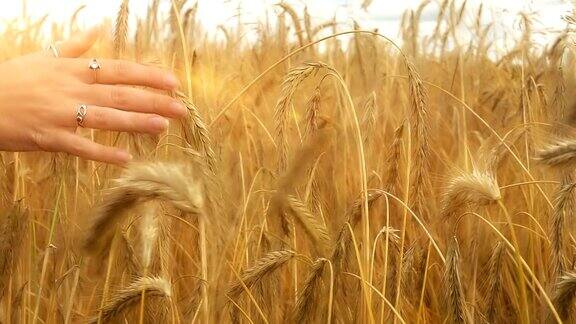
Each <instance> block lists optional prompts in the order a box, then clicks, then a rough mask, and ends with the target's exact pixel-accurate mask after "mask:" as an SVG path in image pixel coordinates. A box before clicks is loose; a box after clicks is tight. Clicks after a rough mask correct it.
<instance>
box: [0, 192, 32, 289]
mask: <svg viewBox="0 0 576 324" xmlns="http://www.w3.org/2000/svg"><path fill="white" fill-rule="evenodd" d="M27 227H28V212H27V211H26V210H24V208H23V207H22V206H21V205H20V203H16V204H15V205H14V207H13V208H12V210H10V211H9V212H8V213H6V214H4V215H3V216H2V217H1V218H0V300H2V297H4V293H5V292H6V291H7V289H8V282H9V280H10V277H12V275H13V274H14V271H15V270H16V266H17V265H18V261H19V259H20V257H21V256H20V254H21V253H20V252H21V251H22V245H23V244H22V238H23V237H25V234H26V228H27Z"/></svg>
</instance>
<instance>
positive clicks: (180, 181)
mask: <svg viewBox="0 0 576 324" xmlns="http://www.w3.org/2000/svg"><path fill="white" fill-rule="evenodd" d="M160 2H161V1H160V0H151V1H150V4H149V10H148V14H147V16H144V17H138V19H137V23H136V25H135V26H133V28H132V29H130V28H129V26H130V25H129V24H128V19H129V18H130V19H131V14H130V3H129V1H128V0H122V1H121V6H120V8H119V10H118V13H117V18H116V19H115V21H109V22H107V23H105V29H106V30H108V31H110V32H109V33H107V35H105V37H102V38H101V39H100V40H99V42H98V43H97V45H96V46H95V47H94V48H93V49H92V50H91V51H90V53H89V54H88V56H90V57H102V58H123V59H129V60H134V61H137V62H140V63H143V64H151V65H157V66H162V67H165V68H168V69H172V70H174V71H175V72H176V73H177V74H178V76H179V78H180V81H181V84H182V86H181V88H180V90H179V91H176V92H174V93H173V94H172V95H173V96H174V97H176V98H178V99H180V100H182V102H183V103H184V104H185V105H186V107H187V108H188V112H189V114H188V116H187V117H186V118H185V119H183V120H172V121H171V123H170V127H169V130H168V131H167V132H166V133H165V134H162V135H160V136H148V135H137V134H120V133H109V132H100V131H91V130H85V129H83V130H81V132H82V134H84V135H85V136H87V137H91V138H94V139H95V140H96V141H98V142H100V143H105V144H110V145H111V144H115V145H117V146H119V147H123V148H126V149H127V150H129V151H130V152H131V153H132V154H133V155H134V156H135V160H136V161H135V162H134V163H131V164H129V165H127V166H126V167H116V166H110V165H104V164H100V163H95V162H90V161H84V160H81V159H78V158H76V157H73V156H68V155H64V154H48V153H1V154H0V157H1V159H0V210H1V211H2V212H1V215H0V216H1V217H0V298H1V299H0V320H1V322H2V323H229V322H234V323H236V322H238V323H543V322H547V323H554V322H557V323H562V322H566V323H569V322H574V321H576V312H575V311H574V310H573V306H574V300H575V298H576V268H575V267H576V239H575V238H574V232H575V228H574V225H575V222H574V213H575V206H574V205H575V201H576V196H575V194H576V175H575V174H574V167H575V166H576V132H575V131H574V130H573V129H572V126H573V125H574V122H575V121H576V117H575V116H576V110H575V109H576V100H574V99H573V98H574V94H576V91H574V90H575V89H576V74H575V73H576V65H575V64H574V62H575V60H574V58H576V56H574V55H573V53H574V50H575V49H576V48H575V45H574V44H575V43H574V41H573V39H572V36H571V32H572V28H573V27H574V23H576V16H575V17H571V16H566V17H564V19H565V21H566V29H565V30H564V31H562V32H561V33H558V35H557V36H558V37H557V40H556V42H554V43H552V44H549V45H548V46H546V47H544V48H542V47H539V46H536V44H535V42H534V41H533V36H534V31H533V29H532V27H531V26H532V21H531V19H532V18H531V17H530V16H529V15H524V16H522V17H520V19H521V25H520V26H521V29H522V37H521V38H520V39H518V40H517V42H516V43H515V45H514V47H513V48H512V49H510V50H508V51H506V52H505V53H502V52H501V51H500V52H498V51H497V50H498V48H495V47H497V45H495V44H494V43H493V41H492V40H491V39H490V37H489V35H490V32H491V29H492V28H494V26H493V25H485V24H482V23H481V21H482V16H483V14H484V13H483V12H482V8H480V10H478V11H477V12H470V9H469V8H468V7H467V6H466V2H465V1H464V2H462V1H451V0H443V1H439V3H431V2H430V1H426V2H423V3H422V5H421V6H420V7H419V8H418V9H417V10H414V11H409V12H407V13H406V14H405V15H404V16H403V19H402V24H401V37H402V42H401V43H399V44H397V43H394V42H393V41H391V39H390V38H388V36H390V35H387V34H386V31H385V30H365V29H363V27H362V24H361V22H358V23H354V24H353V26H352V27H351V28H343V27H342V24H341V22H338V21H316V20H314V19H312V18H311V17H310V15H309V14H308V13H307V12H299V11H297V10H295V9H294V8H292V7H291V6H289V5H287V4H284V3H281V4H279V8H278V9H279V12H280V14H279V15H278V21H277V24H275V25H272V24H265V23H262V24H259V25H257V26H256V27H255V28H256V30H257V34H258V37H257V40H256V41H253V42H246V41H244V40H243V34H244V32H245V28H246V26H243V25H240V24H239V25H238V26H237V27H236V28H235V29H226V28H221V30H220V33H221V35H222V36H224V37H222V38H221V39H220V38H214V37H210V36H209V35H208V33H207V32H206V31H205V30H203V28H202V25H201V24H199V23H198V21H197V17H196V12H197V6H195V5H194V3H193V1H186V0H172V1H171V2H170V1H169V0H162V2H163V3H165V2H168V3H170V9H169V10H168V11H163V10H160V9H159V8H160V5H161V3H160ZM426 6H439V7H440V10H439V15H438V18H437V21H436V27H435V29H434V30H433V32H432V35H431V36H426V37H422V36H421V35H420V34H421V33H420V28H419V22H420V16H421V14H422V11H423V9H424V8H425V7H426ZM81 10H83V7H80V8H78V12H80V11H81ZM558 19H561V18H560V17H559V18H558ZM47 28H48V30H50V31H51V32H50V33H48V34H47V33H45V32H43V31H45V30H46V29H47ZM79 28H80V27H79V22H78V21H77V19H76V14H75V15H74V16H73V17H71V18H70V21H68V22H66V23H62V24H53V25H51V26H47V23H46V22H45V18H44V19H41V20H33V19H25V21H24V23H23V24H20V25H17V24H13V25H10V24H8V25H7V26H6V28H4V29H3V31H2V34H1V37H0V61H3V60H6V59H9V58H12V57H15V56H18V55H22V54H26V53H31V52H34V51H38V50H42V48H43V44H46V42H47V41H50V39H62V38H65V37H67V35H69V34H70V33H73V32H75V31H77V30H78V29H79ZM463 29H465V30H466V31H467V34H469V35H470V36H469V37H466V38H463V37H462V36H461V35H462V30H463ZM494 52H497V53H498V55H496V56H494V55H491V54H490V53H494ZM88 56H87V57H88ZM495 57H496V58H495Z"/></svg>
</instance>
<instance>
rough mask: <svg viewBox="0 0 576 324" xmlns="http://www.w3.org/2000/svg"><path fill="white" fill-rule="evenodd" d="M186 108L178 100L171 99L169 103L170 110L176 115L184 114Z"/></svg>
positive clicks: (181, 115)
mask: <svg viewBox="0 0 576 324" xmlns="http://www.w3.org/2000/svg"><path fill="white" fill-rule="evenodd" d="M187 110H188V109H186V106H184V105H183V104H182V103H181V102H179V101H172V102H171V103H170V111H172V112H173V113H174V115H176V116H179V117H183V116H184V115H186V111H187Z"/></svg>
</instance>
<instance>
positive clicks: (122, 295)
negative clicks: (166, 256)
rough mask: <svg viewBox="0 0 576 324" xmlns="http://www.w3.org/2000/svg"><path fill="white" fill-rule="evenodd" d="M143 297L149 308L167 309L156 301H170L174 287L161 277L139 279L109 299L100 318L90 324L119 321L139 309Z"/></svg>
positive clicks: (154, 312) (156, 310) (164, 304)
mask: <svg viewBox="0 0 576 324" xmlns="http://www.w3.org/2000/svg"><path fill="white" fill-rule="evenodd" d="M143 296H145V297H144V298H146V305H147V306H148V307H166V303H157V302H156V303H155V302H154V301H158V299H164V300H166V299H169V298H170V297H171V296H172V286H171V284H170V282H169V281H168V280H166V279H164V278H160V277H141V278H138V279H136V280H135V281H134V282H133V283H131V284H130V285H129V286H128V287H126V288H125V289H121V290H119V291H117V292H115V293H114V294H113V295H112V296H111V297H110V298H108V299H107V300H106V302H105V303H104V306H103V307H102V308H101V309H100V314H99V316H95V317H94V318H92V319H91V320H90V321H89V323H94V324H95V323H98V322H101V323H109V322H111V321H113V320H115V319H117V318H118V317H119V316H120V315H124V314H126V313H128V312H130V311H131V310H132V309H135V308H137V306H138V305H140V302H141V301H142V298H143ZM149 313H151V314H160V313H164V314H167V313H168V311H167V310H164V311H160V310H158V309H150V310H149ZM150 320H157V321H161V320H162V319H159V318H155V319H150ZM164 320H166V319H164Z"/></svg>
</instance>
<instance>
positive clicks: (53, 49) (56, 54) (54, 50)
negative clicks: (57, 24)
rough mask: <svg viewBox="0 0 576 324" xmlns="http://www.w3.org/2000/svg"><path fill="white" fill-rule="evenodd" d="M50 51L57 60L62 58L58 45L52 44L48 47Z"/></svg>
mask: <svg viewBox="0 0 576 324" xmlns="http://www.w3.org/2000/svg"><path fill="white" fill-rule="evenodd" d="M48 50H49V51H51V52H52V55H54V57H55V58H59V57H60V51H59V50H58V47H57V46H56V44H50V46H48Z"/></svg>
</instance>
